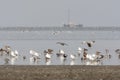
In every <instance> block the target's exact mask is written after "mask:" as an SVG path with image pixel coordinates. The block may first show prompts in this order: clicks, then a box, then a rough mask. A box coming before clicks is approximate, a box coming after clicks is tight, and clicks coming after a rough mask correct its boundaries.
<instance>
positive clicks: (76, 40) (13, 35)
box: [0, 31, 120, 65]
mask: <svg viewBox="0 0 120 80" xmlns="http://www.w3.org/2000/svg"><path fill="white" fill-rule="evenodd" d="M84 40H87V41H88V40H95V41H96V42H95V44H94V46H93V47H92V48H91V49H89V52H90V53H95V52H96V51H101V52H102V54H105V49H109V53H110V54H111V55H112V57H111V59H105V60H103V61H102V63H100V64H99V65H120V59H119V58H118V54H116V53H115V50H116V49H118V48H120V32H118V31H114V32H113V31H63V32H54V31H40V32H38V31H33V32H16V31H14V32H10V31H8V32H4V31H1V32H0V47H1V48H2V47H3V46H4V45H10V46H11V47H12V49H13V50H18V52H19V54H20V56H19V57H18V59H17V60H15V61H14V63H13V64H12V63H11V62H10V63H9V64H12V65H46V64H47V63H45V60H44V55H43V51H44V50H46V49H49V48H50V49H53V50H54V52H53V55H52V59H51V63H50V65H70V64H72V61H71V59H70V58H69V56H68V58H67V60H66V61H65V62H64V63H63V62H61V61H60V60H59V58H58V57H56V53H57V52H58V51H59V49H63V50H64V51H65V53H66V54H68V55H69V54H77V49H78V47H86V46H84V45H82V44H81V42H82V41H84ZM56 42H65V43H67V44H68V45H69V46H60V45H58V44H56ZM31 49H32V50H35V51H37V52H39V53H40V54H41V59H40V61H39V62H37V63H31V62H30V60H29V58H30V54H29V50H31ZM22 56H27V58H26V60H23V59H22ZM4 58H5V56H1V57H0V64H1V65H3V64H4V63H5V62H4ZM74 64H75V65H86V63H84V62H82V61H81V56H80V57H77V58H76V60H75V61H74Z"/></svg>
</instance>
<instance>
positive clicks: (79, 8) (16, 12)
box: [0, 0, 120, 27]
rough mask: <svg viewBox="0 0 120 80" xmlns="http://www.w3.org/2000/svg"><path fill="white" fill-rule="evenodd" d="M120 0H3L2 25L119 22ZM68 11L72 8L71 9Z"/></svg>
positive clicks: (111, 23) (115, 24)
mask: <svg viewBox="0 0 120 80" xmlns="http://www.w3.org/2000/svg"><path fill="white" fill-rule="evenodd" d="M119 8H120V0H0V26H28V27H29V26H62V25H63V24H68V15H69V18H70V19H69V20H70V21H69V23H72V24H83V25H84V26H120V9H119ZM68 11H69V12H68Z"/></svg>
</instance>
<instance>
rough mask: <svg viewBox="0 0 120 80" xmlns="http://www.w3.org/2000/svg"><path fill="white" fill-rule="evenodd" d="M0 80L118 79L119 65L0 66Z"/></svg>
mask: <svg viewBox="0 0 120 80" xmlns="http://www.w3.org/2000/svg"><path fill="white" fill-rule="evenodd" d="M0 80H120V66H81V65H78V66H68V65H67V66H59V65H58V66H41V65H40V66H30V65H29V66H25V65H24V66H23V65H21V66H10V65H3V66H0Z"/></svg>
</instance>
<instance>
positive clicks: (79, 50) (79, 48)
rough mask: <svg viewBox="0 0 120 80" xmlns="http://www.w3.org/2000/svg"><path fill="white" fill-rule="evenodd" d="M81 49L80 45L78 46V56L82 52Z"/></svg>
mask: <svg viewBox="0 0 120 80" xmlns="http://www.w3.org/2000/svg"><path fill="white" fill-rule="evenodd" d="M82 52H83V49H82V48H81V47H78V56H80V54H82Z"/></svg>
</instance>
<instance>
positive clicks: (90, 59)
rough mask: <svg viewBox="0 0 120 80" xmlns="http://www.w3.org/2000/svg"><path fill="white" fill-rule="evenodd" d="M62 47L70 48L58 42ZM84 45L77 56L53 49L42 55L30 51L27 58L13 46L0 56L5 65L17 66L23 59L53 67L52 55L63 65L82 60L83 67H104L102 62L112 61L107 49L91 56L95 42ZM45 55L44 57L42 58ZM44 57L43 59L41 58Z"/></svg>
mask: <svg viewBox="0 0 120 80" xmlns="http://www.w3.org/2000/svg"><path fill="white" fill-rule="evenodd" d="M56 44H59V45H61V46H69V45H68V44H67V43H64V42H57V43H56ZM82 44H83V45H86V46H87V48H82V47H78V50H77V52H76V53H75V54H67V53H66V52H65V51H64V50H63V49H60V50H59V51H58V52H57V53H54V50H53V49H46V50H44V51H43V52H42V53H39V52H37V51H35V50H29V55H30V57H28V56H25V55H22V56H21V54H19V52H18V51H17V50H13V49H12V48H11V46H4V47H3V48H1V49H0V56H1V57H3V56H4V64H12V65H14V64H15V61H16V60H17V59H18V58H19V57H22V59H23V60H24V61H25V60H28V59H29V61H30V62H32V63H39V61H41V59H44V61H45V63H46V65H51V62H52V55H56V57H57V58H58V59H59V60H60V61H61V63H62V65H64V63H65V62H66V61H67V60H68V59H69V60H70V65H75V60H76V59H78V58H79V59H80V60H81V62H83V63H84V64H83V65H102V61H103V60H105V59H111V57H112V55H111V54H110V53H109V50H108V49H105V53H104V54H102V52H100V51H96V52H95V53H92V54H90V53H89V49H91V48H92V47H93V46H94V44H95V41H83V42H82ZM115 52H116V53H117V54H118V58H120V49H116V50H115ZM41 54H43V55H44V56H41ZM41 57H43V58H41Z"/></svg>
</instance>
